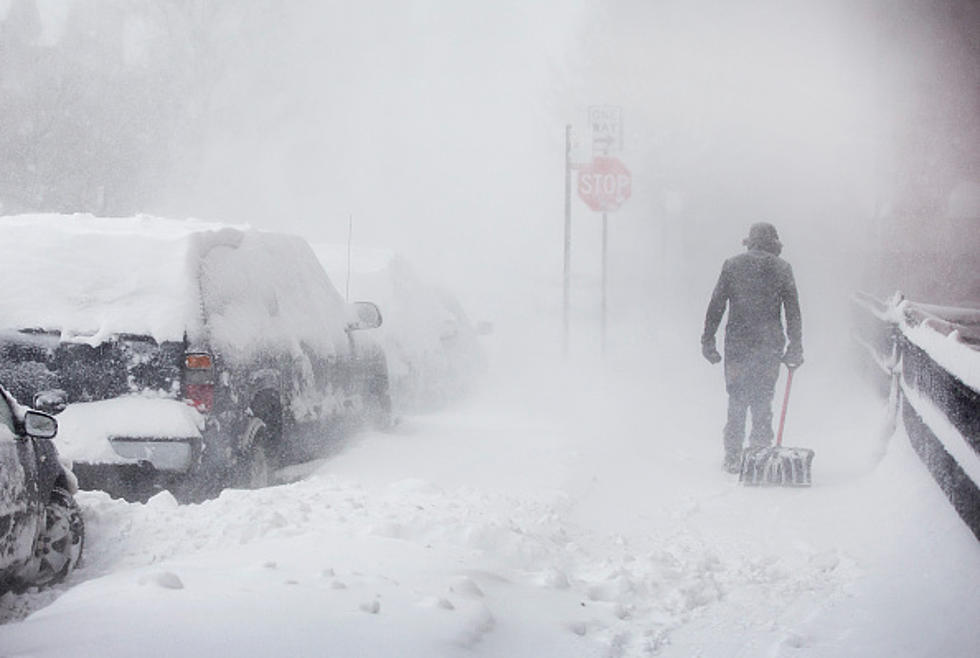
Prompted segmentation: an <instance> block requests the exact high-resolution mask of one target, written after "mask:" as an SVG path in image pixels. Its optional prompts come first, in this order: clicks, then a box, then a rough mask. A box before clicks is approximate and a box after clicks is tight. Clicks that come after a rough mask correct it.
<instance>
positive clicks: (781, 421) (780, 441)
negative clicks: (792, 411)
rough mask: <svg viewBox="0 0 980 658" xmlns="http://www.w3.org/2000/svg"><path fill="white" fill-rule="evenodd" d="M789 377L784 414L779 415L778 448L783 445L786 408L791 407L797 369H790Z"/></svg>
mask: <svg viewBox="0 0 980 658" xmlns="http://www.w3.org/2000/svg"><path fill="white" fill-rule="evenodd" d="M787 369H788V370H789V376H788V377H786V394H785V395H784V396H783V412H782V413H781V414H779V434H777V435H776V447H779V446H781V445H783V427H785V426H786V407H788V406H789V387H790V386H792V385H793V371H794V370H796V368H789V367H788V366H787Z"/></svg>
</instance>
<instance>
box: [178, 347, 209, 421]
mask: <svg viewBox="0 0 980 658" xmlns="http://www.w3.org/2000/svg"><path fill="white" fill-rule="evenodd" d="M212 365H213V364H212V360H211V355H210V354H207V353H203V352H195V353H191V354H186V355H184V397H185V398H186V400H187V403H188V404H190V405H192V406H193V407H194V408H196V409H197V410H198V411H201V412H204V413H207V412H209V411H211V409H213V408H214V376H213V373H212V370H211V367H212Z"/></svg>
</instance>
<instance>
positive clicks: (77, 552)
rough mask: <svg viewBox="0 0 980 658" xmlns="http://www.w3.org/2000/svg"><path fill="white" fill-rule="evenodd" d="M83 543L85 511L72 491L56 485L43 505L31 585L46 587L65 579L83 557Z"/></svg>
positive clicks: (30, 578) (31, 570)
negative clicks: (42, 525)
mask: <svg viewBox="0 0 980 658" xmlns="http://www.w3.org/2000/svg"><path fill="white" fill-rule="evenodd" d="M84 545H85V523H84V521H83V520H82V511H81V509H79V507H78V503H76V502H75V498H74V497H73V496H72V495H71V494H70V493H68V492H67V491H66V490H64V489H62V488H60V487H55V488H54V489H52V491H51V498H50V500H49V501H48V504H47V505H45V507H44V528H43V529H42V530H41V534H40V536H39V537H38V538H37V543H36V544H35V548H34V558H33V560H32V563H31V564H30V566H29V571H30V572H31V575H30V577H29V580H30V583H29V584H30V585H36V586H43V585H51V584H54V583H58V582H61V581H62V580H64V579H65V577H66V576H67V575H68V574H69V573H71V571H72V570H73V569H74V568H75V565H77V564H78V561H79V560H80V559H81V557H82V548H83V547H84Z"/></svg>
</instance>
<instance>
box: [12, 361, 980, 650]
mask: <svg viewBox="0 0 980 658" xmlns="http://www.w3.org/2000/svg"><path fill="white" fill-rule="evenodd" d="M635 365H636V364H633V365H630V364H628V363H626V362H622V363H620V362H615V361H613V362H610V363H608V364H607V366H606V368H605V369H604V371H603V372H604V374H602V375H598V376H596V375H591V376H586V375H585V374H584V373H582V372H579V371H576V370H574V369H572V368H569V369H568V370H566V371H563V372H559V373H557V375H558V376H554V377H551V378H550V379H549V381H550V382H551V385H550V386H541V385H540V380H538V379H535V378H533V377H527V378H521V379H519V380H518V381H517V382H516V383H515V381H514V380H513V379H511V380H507V381H503V382H500V383H498V384H497V385H491V386H489V387H488V388H487V390H486V391H484V393H483V394H482V395H480V396H479V397H478V398H476V399H474V400H472V401H470V402H469V403H467V404H466V405H464V406H462V407H459V408H457V409H454V410H452V411H450V412H445V413H440V414H434V415H429V416H416V417H409V418H406V419H404V421H403V422H402V423H401V424H400V425H399V426H398V427H397V428H396V429H395V430H394V431H392V432H390V433H384V434H380V433H379V434H369V435H365V436H362V437H359V438H358V439H357V440H355V441H354V442H353V443H352V444H351V445H350V446H349V447H348V448H347V449H346V450H344V451H343V452H342V453H341V454H340V455H339V456H337V457H336V458H332V459H330V460H329V461H326V462H323V463H320V464H316V465H313V466H312V467H311V470H313V473H312V474H309V475H308V476H307V477H304V478H303V479H302V480H300V481H298V482H294V483H292V484H288V485H283V486H278V487H272V488H268V489H265V490H261V491H227V492H225V493H224V494H223V495H222V496H221V497H220V498H219V499H217V500H214V501H210V502H207V503H205V504H202V505H192V506H178V505H176V504H175V503H174V501H173V500H172V499H171V498H169V497H168V496H167V495H166V494H164V495H161V496H158V497H156V498H154V499H152V500H151V501H150V502H149V503H147V504H146V505H139V504H126V503H123V502H119V501H114V500H110V499H109V498H107V497H106V496H104V495H102V494H98V493H85V494H82V495H81V496H80V501H81V504H82V506H83V508H84V511H85V516H86V521H87V523H88V532H89V535H88V546H87V555H86V561H85V565H84V567H83V568H81V569H80V570H78V571H77V572H76V573H75V574H74V575H73V576H72V578H71V580H70V582H69V583H67V584H66V585H64V586H62V587H60V588H58V589H57V590H56V591H54V592H41V593H34V594H28V595H25V596H21V597H13V596H9V595H8V596H7V597H6V598H4V599H3V600H0V606H2V607H0V610H2V614H4V615H6V617H7V619H8V620H10V622H9V623H7V624H6V625H3V626H0V656H66V655H72V656H104V657H114V656H120V657H122V656H131V655H134V654H135V653H139V654H140V655H144V656H171V655H186V656H200V655H208V654H214V653H216V652H219V651H220V652H221V653H223V654H225V655H235V656H270V655H292V656H322V655H331V656H456V655H459V656H463V655H480V656H643V655H649V654H654V653H656V654H658V655H665V656H692V655H698V656H853V655H882V656H883V655H902V656H929V655H948V656H967V655H973V653H974V650H975V648H976V647H978V646H980V630H978V628H977V627H976V626H975V620H976V618H977V616H978V613H980V596H977V594H976V592H977V588H978V585H980V549H978V546H977V543H976V541H975V540H974V538H973V536H972V535H971V534H970V533H969V531H968V530H967V529H966V528H965V527H964V526H963V525H962V524H961V523H960V522H959V520H958V518H957V517H956V516H955V514H954V513H953V511H952V510H951V508H950V507H949V505H948V504H946V502H945V500H944V499H943V497H942V494H941V493H940V492H939V490H938V488H937V487H936V486H935V485H934V484H933V483H932V481H931V480H930V477H929V475H928V473H927V472H926V471H925V469H924V468H923V467H922V466H921V465H920V464H919V462H918V460H917V458H916V457H915V455H914V454H913V453H912V451H911V449H910V448H909V447H908V444H907V441H906V440H905V439H904V437H901V436H896V437H894V438H893V439H892V440H891V442H890V443H889V444H888V450H887V453H886V455H885V457H884V459H883V460H882V461H881V462H880V463H878V462H876V461H875V459H874V457H873V455H874V451H875V448H876V445H877V444H876V441H875V436H876V432H877V428H878V426H879V424H880V422H881V420H882V418H881V413H882V409H881V405H880V403H879V402H878V401H877V400H876V399H875V398H874V397H872V396H871V394H870V392H867V389H866V387H865V386H864V385H863V384H862V383H861V382H859V381H857V380H854V381H853V382H851V381H849V380H848V382H847V383H848V385H847V386H840V385H839V382H840V379H839V376H840V375H839V373H837V372H836V371H833V370H832V369H831V368H830V367H829V366H828V367H826V368H824V369H823V370H821V369H820V368H819V367H816V366H808V368H809V370H806V369H805V370H804V371H803V372H801V377H800V378H799V392H798V393H796V392H794V395H798V398H794V400H799V402H798V403H797V404H796V406H794V408H793V412H794V415H793V416H791V420H790V424H789V425H788V428H787V433H788V434H787V436H788V438H787V442H788V443H789V444H791V445H806V446H809V447H813V448H814V449H815V450H816V452H817V460H816V461H815V466H814V472H815V485H814V487H813V488H812V489H808V490H790V489H750V488H743V487H739V486H738V485H737V483H736V482H735V481H734V479H733V477H732V476H728V475H725V474H723V473H722V472H721V469H720V452H721V449H720V439H719V438H718V434H719V432H718V423H719V421H718V419H719V418H721V416H722V411H723V405H724V397H723V392H722V391H721V390H720V389H721V386H720V382H719V381H718V378H719V375H718V372H717V371H716V370H711V369H710V368H708V367H707V366H704V367H699V368H693V369H691V368H687V369H685V371H684V372H683V373H681V372H680V371H678V372H671V374H670V376H668V377H664V376H663V373H664V372H666V371H665V370H664V369H663V368H658V367H656V366H657V364H644V366H645V367H643V368H642V369H641V368H637V367H635ZM661 365H662V364H661ZM638 371H641V372H644V373H654V372H660V373H661V376H658V377H654V376H652V375H644V374H637V373H638ZM559 382H560V383H559ZM695 390H709V391H712V394H711V396H710V397H709V398H708V399H707V400H700V399H695V398H694V397H692V396H691V395H690V394H689V393H688V392H689V391H695ZM808 401H812V402H808ZM818 403H819V404H818ZM828 409H830V410H832V413H827V411H828ZM29 611H35V612H33V614H32V615H31V616H29V617H28V618H26V619H24V620H20V621H18V620H17V618H19V617H22V616H23V615H24V614H25V613H26V612H29Z"/></svg>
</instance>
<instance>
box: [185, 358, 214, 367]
mask: <svg viewBox="0 0 980 658" xmlns="http://www.w3.org/2000/svg"><path fill="white" fill-rule="evenodd" d="M184 365H185V366H187V368H189V369H190V370H206V369H209V368H210V367H211V355H210V354H188V355H187V356H185V357H184Z"/></svg>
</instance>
